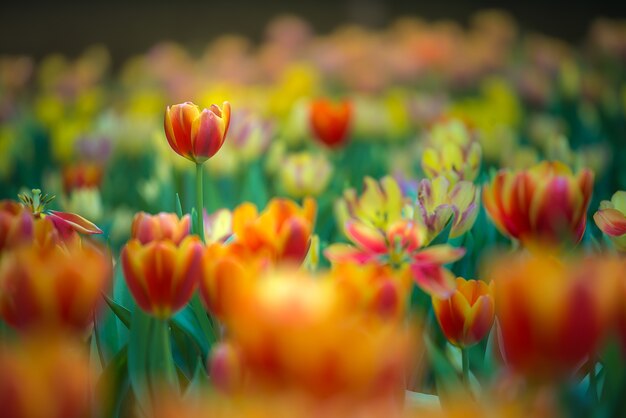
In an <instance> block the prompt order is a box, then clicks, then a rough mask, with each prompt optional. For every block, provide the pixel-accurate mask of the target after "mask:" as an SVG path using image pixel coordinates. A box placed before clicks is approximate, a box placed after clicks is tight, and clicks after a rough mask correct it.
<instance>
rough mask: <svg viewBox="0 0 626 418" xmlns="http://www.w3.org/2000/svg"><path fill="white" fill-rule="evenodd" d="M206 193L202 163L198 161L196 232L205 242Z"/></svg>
mask: <svg viewBox="0 0 626 418" xmlns="http://www.w3.org/2000/svg"><path fill="white" fill-rule="evenodd" d="M203 213H204V193H203V187H202V164H200V163H196V216H197V218H196V234H197V235H198V236H199V237H200V239H201V240H202V242H204V216H203Z"/></svg>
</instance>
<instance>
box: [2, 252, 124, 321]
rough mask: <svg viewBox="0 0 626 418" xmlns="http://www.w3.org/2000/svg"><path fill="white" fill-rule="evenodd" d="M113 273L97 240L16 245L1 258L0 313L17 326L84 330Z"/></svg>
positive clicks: (109, 258)
mask: <svg viewBox="0 0 626 418" xmlns="http://www.w3.org/2000/svg"><path fill="white" fill-rule="evenodd" d="M111 275H112V263H111V257H110V255H109V254H108V251H106V250H104V249H102V248H99V247H97V246H96V245H95V244H91V243H87V242H81V241H70V242H67V243H65V244H64V245H63V246H57V245H52V246H45V247H41V246H38V245H32V244H31V245H23V246H20V247H18V248H15V249H13V250H10V251H7V252H6V253H5V254H3V256H2V260H1V262H0V313H1V314H2V317H3V318H4V320H5V321H6V322H7V323H8V324H9V325H11V326H12V327H14V328H16V329H19V330H24V331H26V330H32V329H42V330H51V329H54V330H67V331H76V332H83V331H85V329H86V328H87V327H88V326H89V324H91V322H92V321H93V318H94V312H95V311H96V308H97V307H98V305H99V303H100V301H101V295H102V292H104V291H106V289H107V288H108V286H109V283H110V281H111Z"/></svg>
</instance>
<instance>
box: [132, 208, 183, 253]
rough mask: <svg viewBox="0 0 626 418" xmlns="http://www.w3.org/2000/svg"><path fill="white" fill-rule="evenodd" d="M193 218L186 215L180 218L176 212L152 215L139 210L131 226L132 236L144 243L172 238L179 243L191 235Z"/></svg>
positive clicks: (171, 239) (175, 242)
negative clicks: (190, 229)
mask: <svg viewBox="0 0 626 418" xmlns="http://www.w3.org/2000/svg"><path fill="white" fill-rule="evenodd" d="M190 224H191V218H189V215H185V216H183V217H182V218H180V219H178V216H177V215H176V214H175V213H165V212H161V213H159V214H157V215H150V214H148V213H145V212H139V213H137V214H136V215H135V218H134V219H133V225H132V227H131V233H130V236H131V238H136V239H138V240H139V242H141V243H142V244H147V243H149V242H151V241H159V240H170V241H172V242H173V243H174V244H176V245H178V244H180V242H181V241H182V240H183V238H185V237H186V236H187V235H189V227H190Z"/></svg>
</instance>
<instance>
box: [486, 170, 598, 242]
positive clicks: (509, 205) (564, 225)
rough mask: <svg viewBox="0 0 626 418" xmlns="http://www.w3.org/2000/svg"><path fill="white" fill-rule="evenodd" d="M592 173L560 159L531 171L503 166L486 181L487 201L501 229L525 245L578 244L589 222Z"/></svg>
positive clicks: (487, 207)
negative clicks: (576, 172) (571, 167)
mask: <svg viewBox="0 0 626 418" xmlns="http://www.w3.org/2000/svg"><path fill="white" fill-rule="evenodd" d="M592 190H593V173H592V172H591V171H590V170H588V169H584V170H582V171H581V172H580V173H578V174H577V175H573V174H572V172H571V170H570V169H569V167H567V166H566V165H564V164H562V163H559V162H548V161H544V162H541V163H539V164H538V165H536V166H534V167H532V168H530V169H529V170H524V171H518V172H510V171H506V170H503V171H500V172H499V173H498V174H497V175H496V177H495V178H494V179H493V181H492V182H491V184H488V185H487V186H485V188H484V191H483V202H484V204H485V209H486V210H487V213H489V216H490V217H491V219H492V220H493V222H494V223H495V224H496V226H497V227H498V229H500V231H502V232H503V233H504V234H506V235H508V236H509V237H511V238H515V239H518V240H520V241H521V242H522V243H523V244H525V245H528V244H531V243H543V244H548V245H551V244H555V243H559V242H561V241H563V240H565V241H571V242H574V243H578V242H579V241H580V240H581V238H582V236H583V233H584V232H585V226H586V222H587V208H588V207H589V201H590V199H591V192H592Z"/></svg>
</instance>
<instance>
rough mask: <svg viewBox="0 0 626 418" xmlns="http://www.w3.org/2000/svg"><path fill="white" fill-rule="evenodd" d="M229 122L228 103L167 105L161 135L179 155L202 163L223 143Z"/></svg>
mask: <svg viewBox="0 0 626 418" xmlns="http://www.w3.org/2000/svg"><path fill="white" fill-rule="evenodd" d="M229 124H230V103H228V102H224V104H223V106H222V108H220V107H219V106H217V105H211V107H210V108H208V109H203V110H200V108H199V107H198V106H197V105H195V104H193V103H191V102H185V103H182V104H177V105H173V106H171V107H169V106H168V107H167V109H166V111H165V124H164V125H165V136H166V137H167V142H168V143H169V144H170V147H172V149H173V150H174V151H175V152H176V153H177V154H178V155H180V156H182V157H185V158H187V159H188V160H190V161H192V162H194V163H198V164H201V163H204V162H205V161H206V160H208V159H209V158H211V157H213V156H214V155H215V154H216V153H217V152H218V151H219V150H220V148H221V147H222V145H223V144H224V140H225V139H226V133H227V132H228V126H229Z"/></svg>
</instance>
